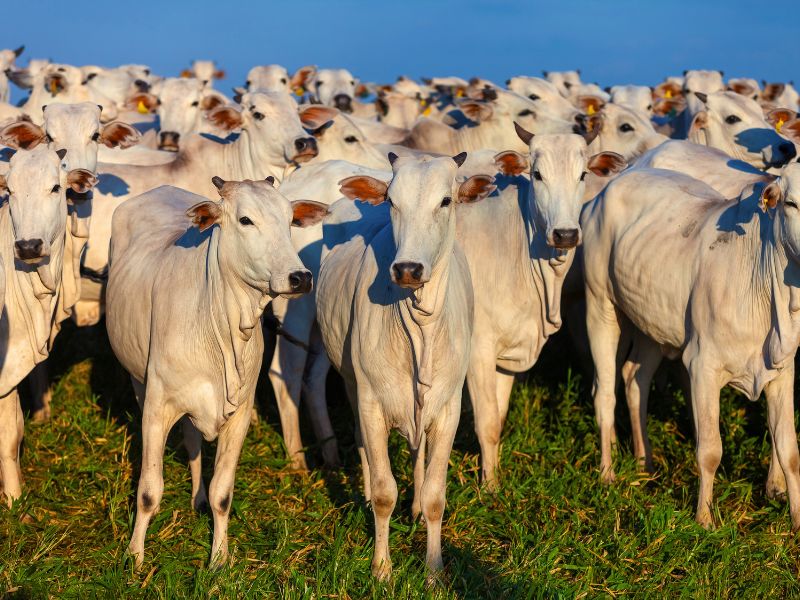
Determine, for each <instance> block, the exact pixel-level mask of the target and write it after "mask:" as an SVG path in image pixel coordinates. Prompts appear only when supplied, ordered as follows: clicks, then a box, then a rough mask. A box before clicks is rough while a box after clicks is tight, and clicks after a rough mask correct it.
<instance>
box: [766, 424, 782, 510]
mask: <svg viewBox="0 0 800 600" xmlns="http://www.w3.org/2000/svg"><path fill="white" fill-rule="evenodd" d="M769 438H770V442H771V444H770V445H771V446H772V448H771V449H770V459H769V474H768V475H767V498H771V499H773V500H785V499H786V477H784V475H783V469H782V468H781V465H780V461H779V460H778V449H777V448H776V447H775V438H774V437H773V435H772V431H770V434H769Z"/></svg>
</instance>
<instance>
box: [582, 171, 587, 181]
mask: <svg viewBox="0 0 800 600" xmlns="http://www.w3.org/2000/svg"><path fill="white" fill-rule="evenodd" d="M584 179H586V171H584V172H583V173H581V181H583V180H584Z"/></svg>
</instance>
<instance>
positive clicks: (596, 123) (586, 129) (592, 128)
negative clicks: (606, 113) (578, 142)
mask: <svg viewBox="0 0 800 600" xmlns="http://www.w3.org/2000/svg"><path fill="white" fill-rule="evenodd" d="M602 128H603V114H602V113H595V114H593V115H590V116H586V117H584V118H583V132H582V133H581V135H582V136H583V139H584V140H586V145H587V146H588V145H589V144H591V143H592V142H593V141H594V139H595V138H596V137H597V136H598V135H600V130H601V129H602Z"/></svg>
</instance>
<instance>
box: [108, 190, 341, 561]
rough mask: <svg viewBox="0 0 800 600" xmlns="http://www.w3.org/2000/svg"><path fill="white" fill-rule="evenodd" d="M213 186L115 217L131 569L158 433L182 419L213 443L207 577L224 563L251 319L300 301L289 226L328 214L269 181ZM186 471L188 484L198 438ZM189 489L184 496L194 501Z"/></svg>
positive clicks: (146, 516) (255, 346) (256, 349)
mask: <svg viewBox="0 0 800 600" xmlns="http://www.w3.org/2000/svg"><path fill="white" fill-rule="evenodd" d="M213 181H214V185H215V186H216V187H217V188H218V189H219V194H220V196H221V198H222V200H221V201H220V202H213V201H211V200H206V199H205V198H203V197H201V196H198V195H196V194H192V193H190V192H187V191H185V190H181V189H177V188H173V187H169V186H163V187H160V188H158V189H155V190H153V191H151V192H148V193H147V194H143V195H142V196H139V197H137V198H132V199H131V200H129V201H127V202H125V203H124V204H123V205H122V206H120V207H119V209H117V212H116V213H115V215H114V222H113V237H112V239H113V244H112V251H111V256H112V258H111V269H110V274H109V284H108V319H107V327H108V336H109V340H110V342H111V346H112V348H113V349H114V352H115V354H116V355H117V358H118V359H119V361H120V362H121V363H122V365H123V366H124V367H125V368H126V369H127V370H128V372H129V373H130V374H131V379H132V381H133V385H134V390H135V392H136V398H137V400H138V402H139V405H140V406H141V408H142V437H143V439H142V473H141V477H140V479H139V490H138V494H137V509H136V524H135V526H134V530H133V536H132V538H131V542H130V546H129V550H130V552H131V553H132V554H133V555H134V556H135V559H136V564H137V565H141V563H142V561H143V559H144V539H145V535H146V532H147V525H148V523H149V521H150V518H151V517H152V515H153V514H154V513H155V511H156V510H157V509H158V505H159V503H160V501H161V496H162V493H163V489H164V480H163V467H162V461H163V455H164V444H165V442H166V438H167V434H168V433H169V431H170V429H172V427H173V425H175V423H177V422H178V420H181V419H183V420H184V424H186V423H188V422H190V423H191V424H192V426H193V427H196V430H197V431H199V432H200V433H202V435H203V436H204V437H205V438H206V439H207V440H213V439H216V438H217V437H219V442H218V444H217V457H216V461H215V469H214V477H213V478H212V480H211V486H210V488H209V500H210V504H211V511H212V514H213V517H214V540H213V543H212V547H211V559H212V565H213V566H219V565H222V564H224V563H225V562H226V560H227V556H228V541H227V528H228V518H229V515H230V508H231V501H232V496H233V480H234V475H235V471H236V464H237V462H238V460H239V453H240V451H241V448H242V443H243V442H244V437H245V434H246V433H247V427H248V424H249V422H250V413H251V411H252V407H253V401H254V396H255V388H256V382H257V380H258V373H259V369H260V368H261V359H262V355H263V351H264V339H263V334H262V332H261V322H260V317H261V314H262V312H263V311H264V308H265V306H266V305H267V304H268V303H269V302H270V300H271V299H272V298H273V297H275V296H277V295H279V294H286V295H289V296H296V295H298V294H303V293H307V292H309V291H310V290H311V274H310V273H309V272H308V271H307V270H306V269H305V268H303V265H302V263H301V262H300V259H299V258H298V256H297V253H296V252H295V251H294V249H293V248H292V245H291V241H290V239H289V224H290V223H292V224H295V225H300V226H305V225H307V224H310V223H314V222H317V221H319V219H321V218H322V217H323V216H324V215H325V214H326V213H327V207H325V206H324V205H320V204H317V203H311V202H296V203H293V204H290V203H289V201H288V200H286V198H284V197H283V196H282V195H281V194H280V193H278V192H277V190H275V189H274V188H273V186H272V183H271V182H269V181H249V180H248V181H243V182H224V181H223V180H221V179H220V178H218V177H214V180H213ZM152 332H158V335H156V336H152ZM187 447H188V446H187ZM190 460H191V462H192V470H193V477H197V478H199V477H200V438H199V435H196V438H195V440H194V447H193V448H190ZM199 489H202V488H198V487H196V486H194V485H193V495H195V497H196V494H197V493H198V491H199Z"/></svg>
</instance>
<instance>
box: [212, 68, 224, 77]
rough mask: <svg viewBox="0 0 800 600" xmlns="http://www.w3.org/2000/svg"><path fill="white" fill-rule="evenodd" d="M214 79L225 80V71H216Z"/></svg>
mask: <svg viewBox="0 0 800 600" xmlns="http://www.w3.org/2000/svg"><path fill="white" fill-rule="evenodd" d="M214 79H225V70H224V69H217V70H216V71H214Z"/></svg>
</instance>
